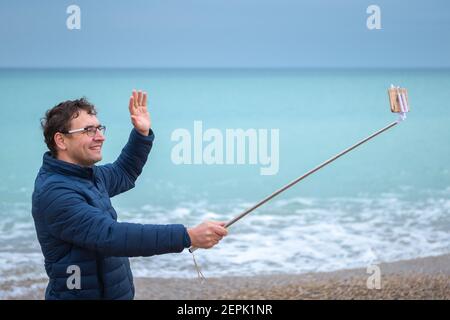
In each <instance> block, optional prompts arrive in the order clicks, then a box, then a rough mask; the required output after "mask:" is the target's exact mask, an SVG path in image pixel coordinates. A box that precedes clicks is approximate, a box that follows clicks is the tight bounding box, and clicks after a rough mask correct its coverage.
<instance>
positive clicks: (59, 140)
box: [53, 132, 67, 150]
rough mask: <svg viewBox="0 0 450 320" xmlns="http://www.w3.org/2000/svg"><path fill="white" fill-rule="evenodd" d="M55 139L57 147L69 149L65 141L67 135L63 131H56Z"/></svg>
mask: <svg viewBox="0 0 450 320" xmlns="http://www.w3.org/2000/svg"><path fill="white" fill-rule="evenodd" d="M53 139H54V140H55V144H56V147H57V148H58V149H59V150H67V146H66V142H65V139H66V137H65V136H64V135H63V134H62V133H61V132H57V133H55V135H54V136H53Z"/></svg>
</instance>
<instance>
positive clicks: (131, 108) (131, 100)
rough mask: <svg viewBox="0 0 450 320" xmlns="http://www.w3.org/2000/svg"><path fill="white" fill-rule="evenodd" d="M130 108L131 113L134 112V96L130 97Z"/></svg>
mask: <svg viewBox="0 0 450 320" xmlns="http://www.w3.org/2000/svg"><path fill="white" fill-rule="evenodd" d="M128 110H130V114H134V97H133V96H131V97H130V103H129V104H128Z"/></svg>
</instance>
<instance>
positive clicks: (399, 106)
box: [189, 85, 409, 277]
mask: <svg viewBox="0 0 450 320" xmlns="http://www.w3.org/2000/svg"><path fill="white" fill-rule="evenodd" d="M388 95H389V101H390V105H391V112H394V113H398V114H399V117H398V119H397V120H396V121H394V122H392V123H390V124H389V125H387V126H386V127H384V128H382V129H380V130H378V131H376V132H375V133H373V134H371V135H370V136H368V137H367V138H365V139H363V140H361V141H359V142H357V143H355V144H354V145H352V146H351V147H349V148H347V149H345V150H343V151H341V152H340V153H338V154H337V155H335V156H334V157H332V158H330V159H328V160H327V161H325V162H323V163H321V164H319V165H318V166H317V167H315V168H313V169H311V170H310V171H308V172H307V173H305V174H304V175H302V176H301V177H298V178H297V179H295V180H293V181H292V182H290V183H288V184H286V185H285V186H283V187H282V188H280V189H278V190H277V191H275V192H274V193H272V194H271V195H269V196H267V197H266V198H264V199H263V200H261V201H260V202H258V203H257V204H255V205H254V206H253V207H251V208H248V209H247V210H245V211H244V212H242V213H241V214H239V215H238V216H236V217H234V218H233V219H231V220H230V221H228V222H227V223H226V224H225V226H224V227H225V228H228V227H230V226H232V225H233V224H234V223H236V222H237V221H239V220H240V219H242V218H243V217H245V216H246V215H248V214H249V213H250V212H252V211H253V210H255V209H256V208H259V207H260V206H262V205H263V204H265V203H266V202H268V201H270V200H271V199H273V198H275V197H276V196H277V195H279V194H280V193H282V192H284V191H286V190H287V189H289V188H290V187H292V186H294V185H295V184H297V183H298V182H300V181H302V180H303V179H305V178H306V177H307V176H309V175H311V174H313V173H314V172H316V171H318V170H320V169H322V168H323V167H325V166H326V165H328V164H330V163H331V162H333V161H334V160H336V159H338V158H340V157H341V156H343V155H344V154H346V153H348V152H350V151H352V150H353V149H355V148H356V147H358V146H360V145H362V144H363V143H365V142H367V141H369V140H370V139H372V138H374V137H376V136H377V135H379V134H381V133H383V132H384V131H387V130H389V129H390V128H392V127H394V126H396V125H397V124H399V123H400V122H402V121H403V120H405V119H406V113H407V112H409V103H408V95H407V91H406V89H405V88H400V87H394V85H391V87H390V88H389V89H388ZM197 249H198V248H196V247H191V248H189V252H191V253H193V252H194V251H195V250H197ZM194 262H195V258H194ZM195 264H196V263H195ZM196 267H197V264H196ZM197 272H198V273H199V276H202V277H203V275H202V274H201V272H200V270H199V269H198V267H197Z"/></svg>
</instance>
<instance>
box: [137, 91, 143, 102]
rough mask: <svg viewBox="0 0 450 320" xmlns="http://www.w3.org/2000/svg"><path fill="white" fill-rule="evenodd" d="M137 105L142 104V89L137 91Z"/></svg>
mask: <svg viewBox="0 0 450 320" xmlns="http://www.w3.org/2000/svg"><path fill="white" fill-rule="evenodd" d="M137 105H138V106H142V91H141V90H139V91H138V99H137Z"/></svg>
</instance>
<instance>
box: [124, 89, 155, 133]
mask: <svg viewBox="0 0 450 320" xmlns="http://www.w3.org/2000/svg"><path fill="white" fill-rule="evenodd" d="M128 108H129V110H130V117H131V123H133V126H134V127H135V128H136V130H137V131H139V132H140V133H141V134H143V135H148V132H149V130H150V128H151V120H150V113H149V112H148V109H147V93H146V92H142V91H141V90H139V91H136V90H133V93H132V95H131V97H130V103H129V106H128Z"/></svg>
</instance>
